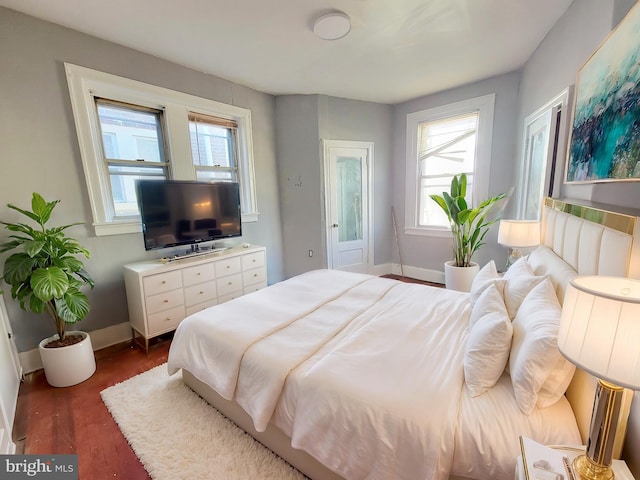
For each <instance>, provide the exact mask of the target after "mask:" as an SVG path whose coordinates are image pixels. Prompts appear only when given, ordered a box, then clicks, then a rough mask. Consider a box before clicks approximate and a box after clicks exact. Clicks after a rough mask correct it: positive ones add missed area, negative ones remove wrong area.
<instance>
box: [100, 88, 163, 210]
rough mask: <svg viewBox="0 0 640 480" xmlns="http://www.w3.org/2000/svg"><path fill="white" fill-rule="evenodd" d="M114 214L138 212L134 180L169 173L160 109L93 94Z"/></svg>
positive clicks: (154, 177)
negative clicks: (98, 96) (95, 96)
mask: <svg viewBox="0 0 640 480" xmlns="http://www.w3.org/2000/svg"><path fill="white" fill-rule="evenodd" d="M95 106H96V113H97V115H98V122H99V124H100V133H101V138H102V151H103V152H102V153H103V158H104V167H105V168H106V169H107V171H108V173H109V184H110V185H111V192H110V193H111V197H112V207H113V212H114V218H116V219H122V218H129V217H137V216H139V215H140V212H139V210H138V202H137V197H136V183H135V182H136V180H139V179H160V180H164V179H166V178H168V177H169V172H168V170H169V162H168V160H167V158H166V157H167V155H166V152H165V148H164V133H163V121H162V110H159V109H155V108H145V107H140V106H137V105H130V104H125V103H122V102H114V101H112V100H106V99H103V98H95Z"/></svg>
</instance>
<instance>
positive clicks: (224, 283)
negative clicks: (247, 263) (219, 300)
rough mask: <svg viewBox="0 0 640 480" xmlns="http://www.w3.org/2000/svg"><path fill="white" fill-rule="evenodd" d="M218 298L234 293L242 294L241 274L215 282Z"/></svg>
mask: <svg viewBox="0 0 640 480" xmlns="http://www.w3.org/2000/svg"><path fill="white" fill-rule="evenodd" d="M216 286H217V288H218V297H224V296H226V295H229V294H231V293H234V292H242V274H240V273H236V274H235V275H229V276H227V277H224V278H220V279H218V280H216Z"/></svg>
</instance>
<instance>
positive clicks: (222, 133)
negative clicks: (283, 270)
mask: <svg viewBox="0 0 640 480" xmlns="http://www.w3.org/2000/svg"><path fill="white" fill-rule="evenodd" d="M65 69H66V73H67V78H68V85H69V94H70V97H71V105H72V108H73V115H74V119H75V123H76V132H77V135H78V143H79V145H80V153H81V156H82V164H83V168H84V173H85V178H86V181H87V187H88V191H89V199H90V202H91V211H92V214H93V225H94V228H95V232H96V235H98V236H100V235H115V234H121V233H135V232H139V231H140V229H141V225H140V216H139V212H138V208H137V200H136V193H135V180H136V179H139V178H155V179H164V178H171V179H176V180H199V181H207V182H210V181H237V182H238V183H239V184H240V196H241V204H242V220H243V222H251V221H256V220H257V218H258V213H257V207H256V198H255V180H254V169H253V145H252V135H251V112H250V111H249V110H247V109H245V108H240V107H236V106H233V105H227V104H223V103H219V102H215V101H213V100H207V99H204V98H200V97H195V96H193V95H188V94H185V93H181V92H176V91H173V90H169V89H166V88H161V87H156V86H153V85H148V84H145V83H141V82H137V81H134V80H129V79H126V78H122V77H118V76H115V75H110V74H107V73H103V72H98V71H96V70H91V69H88V68H84V67H79V66H76V65H71V64H65Z"/></svg>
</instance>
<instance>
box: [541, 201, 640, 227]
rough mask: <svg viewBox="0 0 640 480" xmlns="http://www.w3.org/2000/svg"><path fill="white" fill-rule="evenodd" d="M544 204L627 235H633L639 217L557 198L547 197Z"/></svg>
mask: <svg viewBox="0 0 640 480" xmlns="http://www.w3.org/2000/svg"><path fill="white" fill-rule="evenodd" d="M544 204H545V205H546V206H548V207H551V208H553V209H554V210H558V211H560V212H565V213H569V214H571V215H575V216H576V217H580V218H584V219H585V220H589V221H591V222H594V223H598V224H600V225H604V226H605V227H608V228H612V229H613V230H617V231H619V232H622V233H626V234H627V235H633V233H634V231H635V228H636V222H637V221H638V217H636V216H633V215H627V214H625V213H619V212H613V211H611V210H608V209H607V208H601V207H600V206H599V207H598V208H596V207H595V206H593V207H591V206H586V205H578V204H575V203H568V202H567V201H564V200H558V199H556V198H549V197H547V198H545V199H544Z"/></svg>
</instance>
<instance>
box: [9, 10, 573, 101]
mask: <svg viewBox="0 0 640 480" xmlns="http://www.w3.org/2000/svg"><path fill="white" fill-rule="evenodd" d="M572 1H573V0H535V1H532V0H272V1H269V0H182V1H176V0H109V1H104V0H54V1H50V0H0V5H2V6H5V7H8V8H11V9H13V10H17V11H20V12H24V13H26V14H29V15H33V16H35V17H38V18H42V19H44V20H48V21H50V22H54V23H57V24H60V25H63V26H66V27H69V28H72V29H74V30H78V31H81V32H84V33H87V34H90V35H93V36H96V37H99V38H102V39H105V40H109V41H111V42H115V43H118V44H121V45H125V46H127V47H131V48H134V49H136V50H139V51H142V52H146V53H149V54H151V55H154V56H156V57H160V58H163V59H166V60H169V61H171V62H174V63H178V64H180V65H184V66H186V67H189V68H192V69H195V70H199V71H202V72H205V73H209V74H212V75H216V76H218V77H222V78H224V79H227V80H231V81H233V82H235V83H238V84H241V85H245V86H248V87H251V88H253V89H256V90H259V91H261V92H265V93H270V94H274V95H283V94H325V95H331V96H335V97H344V98H351V99H358V100H366V101H372V102H379V103H400V102H403V101H405V100H409V99H412V98H416V97H419V96H422V95H426V94H430V93H434V92H437V91H441V90H446V89H448V88H452V87H455V86H459V85H464V84H466V83H470V82H473V81H477V80H481V79H484V78H489V77H492V76H495V75H499V74H502V73H506V72H510V71H513V70H516V69H518V68H520V67H521V66H522V65H524V63H525V62H526V61H527V60H528V58H529V57H530V56H531V54H532V53H533V52H534V51H535V49H536V48H537V46H538V45H539V44H540V42H541V41H542V39H543V38H544V37H545V35H546V34H547V33H548V32H549V30H550V29H551V28H552V26H553V25H554V23H555V22H556V21H557V20H558V19H559V18H560V17H561V16H562V14H563V13H564V12H565V11H566V10H567V8H568V7H569V5H570V4H571V2H572ZM331 10H342V11H344V12H346V13H347V14H348V15H349V16H350V17H351V25H352V26H351V32H350V33H349V34H348V35H347V36H346V37H344V38H342V39H339V40H329V41H327V40H321V39H319V38H317V37H316V36H314V34H313V22H314V19H315V18H317V16H319V15H321V14H323V13H327V12H328V11H331Z"/></svg>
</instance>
